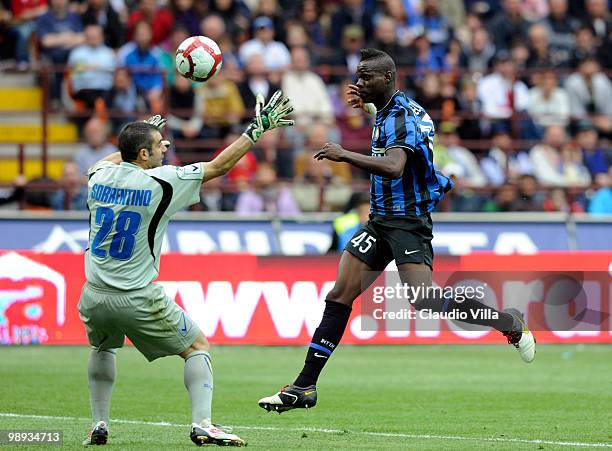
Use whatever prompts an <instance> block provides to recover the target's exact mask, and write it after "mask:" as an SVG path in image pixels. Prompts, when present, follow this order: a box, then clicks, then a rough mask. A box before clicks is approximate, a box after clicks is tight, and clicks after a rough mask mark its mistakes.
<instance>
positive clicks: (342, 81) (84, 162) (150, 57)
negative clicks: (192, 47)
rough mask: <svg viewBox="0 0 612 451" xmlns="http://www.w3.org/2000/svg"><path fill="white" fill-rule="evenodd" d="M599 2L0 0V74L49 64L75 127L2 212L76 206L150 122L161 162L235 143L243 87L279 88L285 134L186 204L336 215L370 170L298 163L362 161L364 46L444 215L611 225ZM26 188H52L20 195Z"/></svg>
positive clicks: (607, 26)
mask: <svg viewBox="0 0 612 451" xmlns="http://www.w3.org/2000/svg"><path fill="white" fill-rule="evenodd" d="M609 6H610V5H609V2H608V1H607V0H523V1H521V0H487V1H483V0H464V1H459V0H378V1H377V0H325V1H322V0H321V1H317V0H301V1H299V0H169V1H167V2H166V1H163V0H162V1H157V0H82V1H80V2H79V1H76V2H70V1H69V0H1V4H0V65H1V67H2V68H4V70H12V71H29V70H31V69H33V68H34V69H37V70H39V71H40V69H41V68H45V72H46V74H47V75H46V76H45V86H46V92H47V93H48V96H49V108H50V109H51V110H52V111H56V112H60V113H62V114H64V115H65V116H66V117H67V118H69V120H71V121H72V122H73V123H74V124H76V126H77V127H78V130H79V139H80V141H81V145H80V146H79V147H78V149H77V151H76V152H75V154H74V157H73V161H67V162H65V164H64V165H63V170H62V177H61V178H60V179H59V180H42V181H40V180H38V181H37V180H30V181H26V180H25V179H23V178H22V177H19V178H18V179H17V180H16V182H15V184H16V187H15V189H12V190H7V192H6V194H5V197H4V198H2V199H0V202H3V203H7V202H14V201H15V200H20V202H19V205H21V207H22V208H49V209H60V210H61V209H85V208H86V202H85V200H86V188H85V187H84V185H83V176H84V174H85V172H86V169H87V168H88V167H89V166H90V165H91V164H93V163H94V162H96V161H97V160H99V159H100V158H102V157H104V156H105V155H107V154H109V153H111V152H113V151H115V150H116V148H115V145H114V143H115V138H116V134H117V132H118V131H119V130H120V128H121V127H122V125H123V124H125V123H126V122H128V121H132V120H136V119H139V118H142V117H146V116H148V115H149V114H152V113H162V114H164V115H166V116H167V117H168V119H169V120H168V127H167V129H168V132H167V134H168V135H169V136H171V137H172V140H173V148H172V151H171V152H170V153H169V156H168V162H169V163H171V164H186V163H190V162H193V161H202V160H209V159H210V158H212V157H213V156H214V155H215V154H216V153H217V152H219V151H220V150H221V149H222V148H223V147H224V146H225V145H226V144H227V143H229V142H231V141H232V140H234V139H235V138H236V137H237V136H239V134H240V133H241V132H242V130H243V128H244V126H245V124H246V122H247V121H248V119H249V118H250V116H251V114H252V110H253V107H254V104H255V95H256V94H257V93H262V94H263V95H264V96H266V97H269V96H270V95H271V93H272V92H274V91H275V90H276V89H279V88H282V89H283V91H284V93H285V94H286V95H287V96H288V97H290V98H291V99H292V101H293V104H294V106H295V114H294V115H295V120H296V126H295V127H293V128H291V129H286V130H283V131H280V132H279V131H276V132H271V133H267V134H265V135H264V137H263V138H262V139H261V140H260V141H259V142H258V143H257V145H256V148H255V150H254V152H252V153H249V154H248V155H247V156H246V157H245V158H243V159H242V160H241V161H240V163H239V164H238V166H237V167H236V168H235V169H234V170H232V171H231V172H230V173H229V174H228V176H226V177H225V178H224V179H220V180H219V179H217V180H215V181H213V182H211V183H210V184H207V185H206V186H205V187H204V189H203V192H202V201H201V203H200V205H198V206H196V207H194V208H195V209H197V210H204V211H236V212H237V213H239V214H245V215H246V214H252V213H258V212H272V213H279V214H284V215H296V214H299V213H300V212H309V211H341V210H346V209H347V204H350V203H351V201H352V203H353V204H355V202H356V199H358V197H359V196H358V194H359V193H367V192H368V178H367V177H368V176H367V174H365V173H363V172H361V171H359V170H355V169H354V168H351V167H349V166H348V165H346V164H339V163H330V162H328V161H320V162H319V161H315V160H314V159H313V158H312V155H313V153H314V152H315V151H316V150H317V149H319V148H320V147H321V146H322V145H323V144H324V143H325V142H327V141H335V142H338V143H341V144H342V146H343V147H345V148H346V149H349V150H352V151H355V152H361V153H364V154H369V153H370V138H371V125H372V121H373V118H371V117H368V116H367V115H365V114H364V113H363V112H361V111H360V110H355V109H352V108H351V107H349V106H348V105H347V97H346V87H347V85H348V84H349V83H352V82H354V81H355V78H354V73H355V69H356V66H357V64H358V62H359V49H360V48H363V47H374V48H377V49H381V50H384V51H386V52H387V53H389V54H390V55H391V56H392V57H393V58H394V60H395V62H396V64H397V67H398V77H397V78H398V80H397V81H398V85H399V87H400V89H402V90H404V91H405V92H406V93H407V95H408V96H410V97H412V98H414V99H415V100H416V101H417V102H419V103H420V104H421V105H422V106H423V107H425V108H426V109H427V111H428V112H429V114H430V115H431V116H432V118H433V119H434V121H435V123H436V143H435V150H434V154H435V164H436V166H437V167H438V169H439V170H441V171H442V172H444V173H446V174H447V175H450V176H452V177H454V178H455V180H456V182H457V183H456V188H455V189H454V190H453V191H452V192H451V193H449V195H448V197H447V198H446V199H445V201H444V202H443V204H442V205H441V207H440V208H439V209H440V210H442V211H458V212H500V211H563V212H591V213H596V214H604V213H608V214H612V188H611V186H612V170H611V169H610V166H611V165H610V163H611V162H612V150H611V146H610V138H611V136H612V133H611V132H612V84H611V82H610V78H609V76H610V73H611V72H610V67H611V61H612V53H611V52H612V45H611V37H612V34H611V27H612V15H611V14H610V8H609ZM199 34H201V35H206V36H208V37H210V38H212V39H214V40H215V41H216V42H218V43H219V45H220V47H221V49H222V52H223V67H222V70H221V72H220V73H219V74H218V76H216V77H215V78H213V79H212V80H210V81H209V82H207V83H206V84H193V83H191V82H190V81H188V80H186V79H184V78H182V77H181V76H179V75H178V74H177V73H176V72H175V70H174V51H175V49H176V47H177V46H178V44H179V43H180V42H181V41H182V40H184V39H185V38H187V37H189V36H192V35H199ZM0 76H1V74H0ZM40 80H42V78H41V79H40ZM40 82H41V83H42V81H40ZM37 182H40V183H47V184H49V183H51V184H52V185H53V186H54V187H55V188H56V189H55V190H52V191H49V192H44V191H43V192H36V190H28V189H27V188H28V186H31V185H32V184H36V183H37ZM28 192H29V193H30V194H29V195H28Z"/></svg>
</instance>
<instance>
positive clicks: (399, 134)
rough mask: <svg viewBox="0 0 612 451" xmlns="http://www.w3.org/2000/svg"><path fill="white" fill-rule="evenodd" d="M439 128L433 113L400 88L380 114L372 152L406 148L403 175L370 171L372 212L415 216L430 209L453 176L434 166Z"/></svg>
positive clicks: (373, 137) (373, 153)
mask: <svg viewBox="0 0 612 451" xmlns="http://www.w3.org/2000/svg"><path fill="white" fill-rule="evenodd" d="M434 136H435V129H434V124H433V121H432V120H431V118H430V117H429V114H427V112H426V111H425V110H424V109H423V107H421V106H420V105H419V104H418V103H416V102H415V101H414V100H412V99H409V98H408V97H406V95H405V94H404V93H403V92H400V91H397V92H396V93H395V94H394V95H393V97H392V98H391V100H389V102H388V103H387V105H385V107H384V108H382V109H381V110H380V111H378V113H377V114H376V122H375V124H374V129H373V131H372V156H373V157H383V156H385V155H386V154H387V151H388V150H389V149H391V148H392V147H400V148H402V149H405V150H406V154H407V157H408V158H407V159H406V165H405V167H404V173H403V175H402V176H401V177H399V178H396V179H391V178H387V177H382V176H380V175H373V174H372V175H370V181H371V186H370V206H371V213H372V214H373V215H377V216H395V217H398V216H399V217H401V216H414V215H417V216H418V215H421V214H425V213H429V212H430V211H432V210H433V209H434V208H435V206H436V205H437V204H438V202H439V201H440V199H441V198H442V197H443V196H444V193H446V192H447V191H449V190H451V189H452V187H453V186H454V185H453V182H452V180H450V179H449V178H447V177H445V176H444V175H442V174H441V173H440V172H438V171H436V170H435V169H434V164H433V146H434Z"/></svg>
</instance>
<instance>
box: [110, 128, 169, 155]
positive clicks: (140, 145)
mask: <svg viewBox="0 0 612 451" xmlns="http://www.w3.org/2000/svg"><path fill="white" fill-rule="evenodd" d="M156 131H159V129H158V128H157V127H156V126H154V125H152V124H148V123H146V122H130V123H129V124H127V125H126V126H125V127H123V128H122V129H121V132H119V137H118V139H117V145H118V147H119V151H120V152H121V159H122V160H123V161H127V162H130V161H136V159H137V158H138V151H139V150H140V149H148V150H149V152H151V150H152V148H153V132H156Z"/></svg>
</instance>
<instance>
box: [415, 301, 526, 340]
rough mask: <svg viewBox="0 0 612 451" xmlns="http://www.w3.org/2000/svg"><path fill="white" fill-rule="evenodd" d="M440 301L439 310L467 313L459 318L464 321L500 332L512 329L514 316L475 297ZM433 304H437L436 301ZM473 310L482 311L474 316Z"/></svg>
mask: <svg viewBox="0 0 612 451" xmlns="http://www.w3.org/2000/svg"><path fill="white" fill-rule="evenodd" d="M441 302H442V303H443V304H442V310H441V311H444V312H451V311H453V310H454V311H458V312H465V313H467V319H462V320H461V321H463V322H464V323H469V324H478V325H480V326H489V327H493V328H495V329H497V330H498V331H500V332H506V331H509V330H512V327H513V324H514V317H513V316H512V315H510V314H509V313H504V312H500V311H499V310H496V309H494V308H493V307H489V306H488V305H485V304H483V303H482V302H479V301H477V300H475V299H465V300H464V301H463V302H456V301H454V300H452V299H447V300H443V301H441ZM435 304H437V305H439V304H438V302H436V303H435ZM427 308H429V307H427ZM432 310H433V309H432ZM474 311H479V312H482V313H481V315H480V316H479V317H477V318H474V316H473V315H472V312H474ZM496 317H497V318H496Z"/></svg>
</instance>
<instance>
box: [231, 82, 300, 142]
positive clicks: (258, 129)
mask: <svg viewBox="0 0 612 451" xmlns="http://www.w3.org/2000/svg"><path fill="white" fill-rule="evenodd" d="M292 111H293V106H292V105H291V100H289V99H288V98H286V97H285V98H283V93H282V92H281V91H276V92H275V93H274V94H273V95H272V97H271V98H270V101H269V102H268V104H267V105H266V106H264V98H263V96H262V95H261V94H258V95H257V97H256V99H255V117H254V118H253V119H251V123H250V124H249V126H248V127H247V128H246V130H245V131H244V133H243V135H244V136H246V137H247V138H249V139H250V140H251V141H253V143H256V142H257V140H258V139H259V138H260V137H261V135H263V133H264V132H266V131H268V130H272V129H274V128H278V127H290V126H292V125H293V124H294V123H295V122H294V121H293V120H291V119H285V117H286V116H288V115H289V114H291V112H292Z"/></svg>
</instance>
